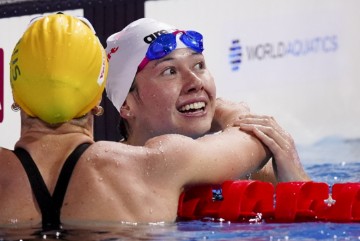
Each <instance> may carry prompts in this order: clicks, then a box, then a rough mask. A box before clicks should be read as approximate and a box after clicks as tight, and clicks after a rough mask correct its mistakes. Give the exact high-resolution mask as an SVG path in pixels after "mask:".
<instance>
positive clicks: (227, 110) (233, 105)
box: [210, 98, 250, 132]
mask: <svg viewBox="0 0 360 241" xmlns="http://www.w3.org/2000/svg"><path fill="white" fill-rule="evenodd" d="M249 113H250V109H249V107H248V106H247V105H246V104H245V103H243V102H231V101H226V100H223V99H221V98H218V99H216V109H215V115H214V118H213V122H212V125H211V131H210V132H218V131H221V130H224V129H226V128H227V127H230V126H232V125H233V123H234V122H236V121H237V120H238V118H239V116H242V115H246V114H249Z"/></svg>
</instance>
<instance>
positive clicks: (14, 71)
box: [10, 40, 21, 81]
mask: <svg viewBox="0 0 360 241" xmlns="http://www.w3.org/2000/svg"><path fill="white" fill-rule="evenodd" d="M20 41H21V40H20ZM20 41H19V42H18V43H17V44H16V46H15V49H14V51H13V53H12V55H11V61H10V71H11V73H10V76H11V81H16V80H17V79H18V78H19V76H20V75H21V70H20V66H19V65H18V62H19V49H18V46H19V43H20Z"/></svg>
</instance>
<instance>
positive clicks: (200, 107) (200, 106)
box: [179, 101, 206, 113]
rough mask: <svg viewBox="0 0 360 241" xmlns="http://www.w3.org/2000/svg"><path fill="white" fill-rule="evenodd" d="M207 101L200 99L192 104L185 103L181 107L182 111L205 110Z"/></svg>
mask: <svg viewBox="0 0 360 241" xmlns="http://www.w3.org/2000/svg"><path fill="white" fill-rule="evenodd" d="M205 106H206V104H205V102H203V101H199V102H195V103H191V104H187V105H184V106H182V107H180V108H179V111H180V112H181V113H192V112H197V111H204V110H205Z"/></svg>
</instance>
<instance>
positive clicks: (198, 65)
mask: <svg viewBox="0 0 360 241" xmlns="http://www.w3.org/2000/svg"><path fill="white" fill-rule="evenodd" d="M194 68H195V69H199V70H202V69H205V63H204V62H199V63H196V64H195V66H194Z"/></svg>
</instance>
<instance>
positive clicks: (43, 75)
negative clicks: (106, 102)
mask: <svg viewBox="0 0 360 241" xmlns="http://www.w3.org/2000/svg"><path fill="white" fill-rule="evenodd" d="M107 70H108V63H107V59H106V54H105V51H104V48H103V46H102V45H101V43H100V41H99V39H98V38H97V36H96V34H95V31H94V29H93V27H92V26H91V24H90V23H89V22H88V21H87V20H86V19H85V18H77V17H73V16H70V15H66V14H62V13H58V14H51V15H48V16H41V17H39V18H36V19H34V20H33V21H31V22H30V24H29V25H28V27H27V29H26V31H25V33H24V34H23V36H22V37H21V38H20V40H19V41H18V43H17V44H16V46H15V48H14V50H13V53H12V56H11V61H10V82H11V88H12V92H13V98H14V102H15V103H14V104H13V105H12V108H13V109H14V110H17V109H21V112H20V113H21V136H20V139H19V140H18V142H17V143H16V145H15V150H14V151H13V152H12V151H10V150H5V149H1V148H0V156H1V160H8V161H9V163H10V164H9V165H7V166H5V167H4V168H1V175H0V176H2V177H3V176H4V178H5V179H2V178H0V186H2V183H3V182H2V181H3V180H6V179H7V178H9V179H10V180H12V178H11V177H19V179H17V180H18V181H16V182H14V181H7V182H6V183H10V184H9V185H7V186H6V188H5V190H3V189H2V190H1V194H2V197H3V198H5V201H4V200H0V210H2V211H1V213H0V223H3V224H4V223H6V222H8V221H7V220H11V215H14V218H15V219H16V220H17V221H16V222H18V223H29V224H31V225H33V224H38V223H40V220H42V227H43V228H44V229H53V228H55V229H56V228H59V227H60V213H61V212H60V210H61V207H62V204H63V200H64V198H65V193H66V187H67V185H68V184H69V181H70V177H71V173H72V172H73V170H74V166H75V164H76V162H77V161H78V159H79V158H80V157H81V154H82V153H83V152H84V151H85V150H86V149H87V148H88V146H89V145H90V144H92V143H93V142H94V141H93V134H92V125H93V123H92V121H93V119H92V115H91V113H93V114H96V115H99V114H102V108H101V107H100V106H97V105H98V104H99V103H100V100H101V96H102V92H103V90H104V87H105V80H106V75H107ZM16 159H18V160H16ZM65 159H66V161H65ZM19 160H20V161H19ZM19 164H20V165H19ZM24 170H25V172H24ZM4 171H6V172H7V173H9V174H7V173H5V174H3V172H4ZM25 173H26V174H25ZM24 174H25V176H24ZM59 174H60V176H59ZM26 175H27V176H28V178H26ZM58 176H59V178H58ZM27 179H28V180H27ZM57 179H58V180H57ZM29 182H30V185H29ZM15 189H16V192H11V190H15ZM70 189H71V188H70ZM75 190H76V189H75ZM19 193H20V194H21V198H19V197H17V196H19ZM32 193H33V194H34V197H35V199H36V201H35V202H33V201H29V200H32ZM65 200H66V199H65ZM10 202H12V203H15V204H12V205H11V206H12V207H18V209H17V210H26V211H25V212H23V213H22V212H21V211H17V212H14V210H13V211H12V213H11V210H12V209H11V208H10V209H9V211H6V210H8V209H7V207H8V206H10ZM2 205H3V206H2ZM20 207H21V208H20ZM38 209H40V212H39V211H38ZM18 212H20V213H18Z"/></svg>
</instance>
